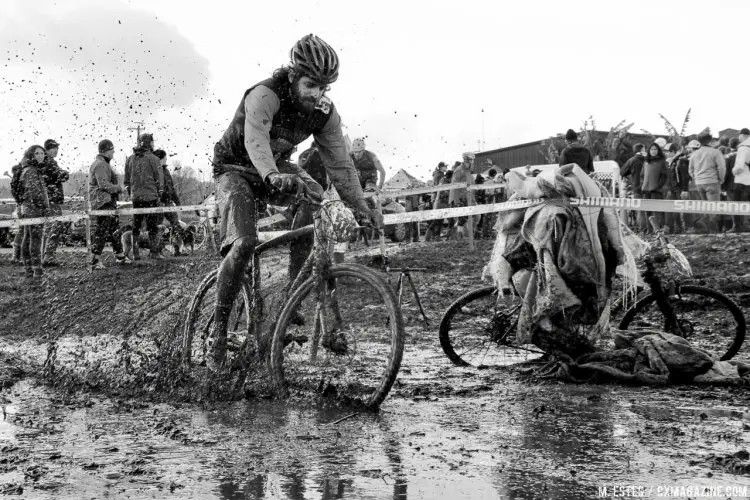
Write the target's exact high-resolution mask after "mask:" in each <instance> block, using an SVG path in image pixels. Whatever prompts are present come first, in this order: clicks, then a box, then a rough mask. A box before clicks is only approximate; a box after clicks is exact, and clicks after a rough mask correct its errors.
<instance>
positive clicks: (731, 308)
mask: <svg viewBox="0 0 750 500" xmlns="http://www.w3.org/2000/svg"><path fill="white" fill-rule="evenodd" d="M669 302H670V304H671V305H672V307H673V308H674V312H675V316H676V317H677V322H678V323H679V326H680V330H681V331H682V332H683V336H684V338H685V339H686V340H688V341H689V342H690V343H691V344H693V345H694V346H696V347H699V348H701V349H703V350H705V351H708V352H710V353H711V354H713V355H715V356H716V357H717V358H719V359H720V360H722V361H726V360H728V359H732V358H733V357H734V356H735V355H736V354H737V352H739V350H740V347H742V343H743V342H744V341H745V333H746V328H747V327H746V324H745V316H744V314H742V311H741V310H740V308H739V307H737V304H735V303H734V302H733V301H732V299H730V298H729V297H727V296H726V295H724V294H723V293H720V292H717V291H716V290H712V289H710V288H706V287H702V286H697V285H684V286H681V287H680V289H679V292H678V293H677V294H672V295H670V296H669ZM667 327H668V325H667V324H666V320H665V318H664V315H663V314H662V312H661V309H659V305H658V304H657V302H656V297H655V296H654V295H649V296H647V297H644V298H643V299H641V300H639V301H638V302H637V303H636V304H635V306H633V308H632V309H630V310H629V311H628V312H627V313H625V316H623V318H622V321H621V322H620V330H627V329H631V330H633V329H636V328H654V329H657V330H663V331H667ZM670 333H671V332H670Z"/></svg>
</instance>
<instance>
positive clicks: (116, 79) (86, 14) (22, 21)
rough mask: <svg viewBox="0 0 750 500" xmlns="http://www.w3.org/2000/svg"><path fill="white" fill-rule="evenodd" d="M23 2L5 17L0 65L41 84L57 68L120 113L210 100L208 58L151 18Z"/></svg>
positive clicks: (114, 9) (120, 8) (121, 10)
mask: <svg viewBox="0 0 750 500" xmlns="http://www.w3.org/2000/svg"><path fill="white" fill-rule="evenodd" d="M26 4H31V2H25V3H18V4H17V5H16V9H15V11H11V12H13V13H14V15H12V16H9V17H8V18H6V20H5V23H4V25H3V26H2V29H0V47H3V48H4V49H5V50H4V51H3V52H5V54H4V56H5V57H4V59H5V61H4V62H5V66H6V67H14V66H16V67H17V66H21V67H26V68H31V69H33V71H34V74H33V78H32V80H34V81H41V82H44V81H45V79H46V78H45V75H46V73H47V72H50V73H55V74H57V72H55V71H53V70H54V69H62V70H64V71H65V72H66V74H67V75H68V76H69V78H70V81H71V83H72V84H73V85H76V86H77V87H78V90H79V91H86V92H87V93H88V94H89V96H88V97H89V99H92V100H93V101H94V102H92V104H96V103H106V104H107V105H111V104H113V99H114V104H115V105H117V106H120V107H124V108H127V109H131V108H130V106H133V107H138V106H141V107H143V106H148V107H149V108H151V109H153V108H169V107H172V106H185V105H188V104H190V103H191V102H193V101H194V100H195V99H197V98H200V97H205V96H207V95H208V94H209V91H208V87H207V82H208V78H209V69H208V60H207V59H206V58H205V57H203V56H201V55H200V54H199V53H198V52H197V50H196V48H195V46H194V45H193V43H192V42H191V41H190V40H188V39H187V38H186V37H184V36H183V35H182V34H180V32H179V31H177V29H176V28H175V27H174V26H172V25H169V24H167V23H165V22H164V21H162V20H160V19H158V18H156V17H155V16H154V15H153V14H150V13H148V12H145V11H140V10H136V9H132V8H130V7H128V6H127V5H125V4H122V3H120V2H107V3H106V4H103V3H100V2H96V3H84V4H80V5H79V7H78V8H75V9H73V10H68V11H60V10H57V9H52V10H49V9H48V10H45V11H41V12H39V11H34V10H33V9H34V7H33V6H29V7H25V5H26ZM51 70H52V71H51ZM3 80H6V79H5V78H3ZM3 83H4V84H6V85H12V84H20V83H25V82H13V81H9V80H6V81H4V82H3ZM66 83H67V82H66ZM92 91H93V93H92ZM97 92H98V93H99V97H100V99H97V96H96V93H97ZM92 94H93V95H92ZM101 94H104V95H103V96H102V95H101ZM101 97H105V98H107V99H102V98H101Z"/></svg>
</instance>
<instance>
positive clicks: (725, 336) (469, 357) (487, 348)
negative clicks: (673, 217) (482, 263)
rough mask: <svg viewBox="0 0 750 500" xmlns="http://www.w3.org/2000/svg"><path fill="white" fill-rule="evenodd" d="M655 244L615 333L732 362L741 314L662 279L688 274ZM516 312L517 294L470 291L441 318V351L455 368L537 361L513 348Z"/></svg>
mask: <svg viewBox="0 0 750 500" xmlns="http://www.w3.org/2000/svg"><path fill="white" fill-rule="evenodd" d="M652 223H653V222H652ZM655 242H656V245H655V247H654V249H653V250H652V251H651V252H649V253H648V254H647V255H646V256H645V257H644V259H643V263H644V266H645V271H644V272H643V281H644V282H645V284H646V285H647V286H648V288H649V289H650V293H648V292H646V293H643V294H640V296H639V298H638V299H637V300H636V301H635V303H634V304H633V306H632V307H630V308H629V309H627V310H626V311H625V313H624V315H623V316H622V318H621V319H620V321H619V325H618V326H619V329H620V330H628V329H636V328H644V329H645V328H650V329H655V330H660V331H664V332H668V333H673V334H675V335H678V336H680V337H683V338H685V339H687V340H688V341H690V343H691V344H693V345H695V346H696V347H699V348H701V349H704V350H706V351H708V352H709V353H711V354H713V355H714V356H715V357H716V358H718V359H720V360H728V359H731V358H732V357H734V356H735V355H736V354H737V353H738V352H739V350H740V348H741V347H742V343H743V342H744V340H745V334H746V330H747V327H746V322H745V316H744V314H743V313H742V310H741V309H740V308H739V307H738V306H737V304H735V303H734V302H733V301H732V300H731V299H730V298H729V297H727V296H726V295H724V294H723V293H721V292H719V291H717V290H713V289H711V288H707V287H704V286H699V285H690V284H682V283H680V281H679V279H678V278H675V279H669V280H665V279H663V278H662V276H661V275H660V272H659V267H660V266H662V265H664V264H667V265H669V264H671V266H672V269H674V270H675V271H678V272H677V273H673V274H681V275H687V276H689V275H692V272H691V271H690V269H689V264H687V263H686V262H684V263H682V262H680V261H681V260H682V259H676V257H677V256H678V255H681V254H679V252H677V251H676V249H675V248H674V246H673V245H671V244H670V243H669V241H668V240H667V238H666V237H665V236H664V232H663V230H657V231H656V238H655ZM683 259H684V257H683ZM676 264H677V265H676ZM679 264H681V265H679ZM520 310H521V298H520V297H519V295H518V294H517V293H514V294H512V295H510V296H506V297H499V296H498V290H497V288H496V287H494V286H486V287H482V288H478V289H476V290H472V291H470V292H469V293H467V294H465V295H463V296H461V297H459V298H458V299H457V300H456V301H455V302H453V303H452V304H451V305H450V306H449V307H448V309H447V310H446V312H445V313H444V315H443V318H442V320H441V322H440V330H439V336H440V345H441V347H442V348H443V352H445V355H446V356H448V358H449V359H450V360H451V362H453V364H455V365H457V366H475V367H488V366H500V365H509V364H513V363H516V362H521V361H526V360H528V359H530V358H531V357H533V356H541V355H542V354H543V352H542V351H541V350H540V349H538V348H537V347H536V346H533V345H518V342H517V341H516V325H517V322H518V316H519V313H520Z"/></svg>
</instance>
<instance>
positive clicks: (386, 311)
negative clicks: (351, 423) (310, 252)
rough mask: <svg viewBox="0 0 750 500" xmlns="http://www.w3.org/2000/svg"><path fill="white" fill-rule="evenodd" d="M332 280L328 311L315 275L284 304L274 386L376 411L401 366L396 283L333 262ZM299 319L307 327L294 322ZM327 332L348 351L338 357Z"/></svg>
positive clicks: (276, 339) (274, 348) (275, 351)
mask: <svg viewBox="0 0 750 500" xmlns="http://www.w3.org/2000/svg"><path fill="white" fill-rule="evenodd" d="M330 276H331V278H333V279H335V288H333V291H332V293H331V300H330V301H329V302H328V304H327V307H325V308H324V310H320V309H318V307H319V304H320V302H319V301H318V292H317V290H316V286H315V277H311V278H309V279H307V280H306V281H305V282H304V283H303V284H302V285H300V286H299V287H298V288H297V289H296V290H295V291H294V292H293V293H292V295H291V297H290V298H289V299H288V300H287V302H286V304H285V305H284V308H283V309H282V311H281V313H280V316H279V320H278V322H277V324H276V329H275V331H274V336H273V343H272V346H271V357H270V365H271V366H270V369H271V374H272V377H273V381H274V384H275V385H276V387H277V389H278V391H279V393H280V394H281V395H287V394H288V393H289V391H290V390H291V391H300V392H312V393H317V394H322V395H323V396H335V397H338V398H340V399H342V400H344V401H348V402H353V403H359V404H364V405H365V406H367V407H369V408H377V407H378V406H379V405H380V404H381V403H382V402H383V400H384V399H385V398H386V396H387V395H388V392H389V391H390V389H391V386H392V385H393V383H394V381H395V380H396V376H397V374H398V370H399V368H400V366H401V358H402V356H403V350H404V320H403V317H402V315H401V309H400V308H399V307H398V304H397V301H396V296H395V294H394V292H393V289H392V288H391V286H390V285H389V284H388V283H387V282H386V281H385V280H384V279H383V278H382V277H381V276H380V275H379V274H377V273H375V272H374V271H372V270H371V269H369V268H367V267H364V266H361V265H358V264H336V265H333V266H331V269H330ZM329 283H330V281H329ZM337 311H338V312H337ZM337 316H338V317H337ZM300 319H303V320H304V324H303V325H299V324H295V323H300V321H299V320H300ZM321 320H322V321H321ZM318 333H322V336H323V337H324V338H322V339H321V338H319V337H318V336H317V334H318ZM326 334H331V335H332V336H333V337H334V338H337V337H336V336H337V335H343V336H344V337H345V339H346V345H347V352H346V353H344V354H334V353H333V352H332V350H330V349H329V348H326V347H325V346H326V342H325V336H326Z"/></svg>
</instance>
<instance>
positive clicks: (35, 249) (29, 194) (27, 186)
mask: <svg viewBox="0 0 750 500" xmlns="http://www.w3.org/2000/svg"><path fill="white" fill-rule="evenodd" d="M44 158H45V156H44V148H43V147H42V146H38V145H34V146H31V147H30V148H29V149H27V150H26V152H25V153H24V155H23V161H22V162H21V165H22V167H23V168H22V170H21V176H20V179H21V188H22V190H23V201H22V203H21V207H20V215H21V217H22V218H24V219H28V218H34V217H45V216H46V215H47V210H48V209H49V197H48V196H47V187H46V186H45V184H44V180H43V179H42V174H41V169H42V165H43V164H44ZM22 228H23V243H22V244H21V256H22V257H23V264H24V267H25V268H26V277H28V278H33V279H34V280H37V279H39V280H41V278H42V276H43V272H42V236H43V234H44V224H34V225H27V226H22Z"/></svg>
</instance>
